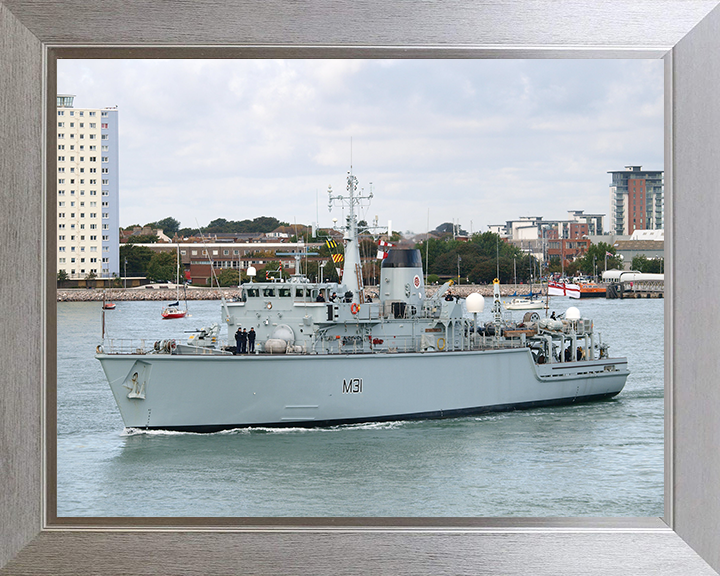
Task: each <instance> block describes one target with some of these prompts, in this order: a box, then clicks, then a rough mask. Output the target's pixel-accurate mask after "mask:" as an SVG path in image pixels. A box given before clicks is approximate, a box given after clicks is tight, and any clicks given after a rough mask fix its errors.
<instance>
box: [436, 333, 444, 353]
mask: <svg viewBox="0 0 720 576" xmlns="http://www.w3.org/2000/svg"><path fill="white" fill-rule="evenodd" d="M437 349H438V350H445V338H443V337H442V336H441V337H440V338H438V339H437Z"/></svg>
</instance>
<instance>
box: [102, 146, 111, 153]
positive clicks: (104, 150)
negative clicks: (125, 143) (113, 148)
mask: <svg viewBox="0 0 720 576" xmlns="http://www.w3.org/2000/svg"><path fill="white" fill-rule="evenodd" d="M109 148H110V147H109V146H108V145H105V146H103V147H102V151H103V152H107V151H108V149H109Z"/></svg>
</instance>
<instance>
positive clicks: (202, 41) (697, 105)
mask: <svg viewBox="0 0 720 576" xmlns="http://www.w3.org/2000/svg"><path fill="white" fill-rule="evenodd" d="M715 5H716V2H706V1H700V0H698V1H692V2H687V1H686V2H681V1H668V2H664V3H662V7H658V6H657V5H653V6H652V7H644V8H643V7H637V6H635V3H632V2H615V3H608V4H607V5H604V6H603V8H597V7H595V6H592V7H590V6H586V5H585V4H584V3H583V2H577V3H574V4H572V5H569V4H563V5H562V6H558V5H556V4H555V3H553V2H546V3H543V4H542V5H534V6H533V7H530V8H528V7H527V6H525V5H524V4H523V3H522V2H519V1H518V2H515V1H510V0H508V1H506V2H503V3H501V4H497V3H493V4H491V3H488V4H485V3H469V2H468V3H466V4H463V5H461V6H456V7H455V9H454V10H448V9H447V7H446V6H441V5H439V4H434V3H425V4H421V5H415V4H414V5H412V6H411V5H409V4H399V5H397V6H396V7H395V8H394V9H393V11H390V12H388V7H387V6H385V5H384V4H383V3H379V2H378V3H373V4H371V5H366V6H362V7H360V6H355V5H347V6H343V7H342V8H340V9H337V10H334V11H325V10H322V8H323V6H322V4H321V3H311V4H310V5H309V6H307V7H305V9H303V10H299V9H298V7H294V6H285V5H282V6H281V7H280V6H272V5H263V6H259V5H252V4H249V3H246V2H240V1H236V2H229V3H226V4H224V5H222V6H217V5H192V6H190V5H188V6H176V7H173V8H172V9H171V8H170V7H169V6H165V5H163V4H162V3H150V4H147V3H146V4H144V5H143V6H137V7H133V6H125V5H122V6H121V5H118V6H114V5H105V4H103V3H97V5H93V3H83V4H82V5H75V4H67V3H56V4H50V5H44V6H42V7H41V8H42V9H40V8H39V7H37V6H36V5H35V3H33V2H29V1H24V0H10V1H5V2H2V3H0V38H1V39H2V53H3V54H4V56H3V58H2V59H1V60H0V79H1V80H2V82H1V83H0V104H1V105H2V106H0V111H2V112H1V113H2V117H0V143H2V149H3V151H4V153H3V160H2V162H0V181H2V182H3V186H2V189H1V190H0V199H1V200H2V202H3V205H4V206H5V207H6V210H5V211H4V212H3V214H2V215H1V216H0V219H2V222H3V232H2V239H3V241H2V243H0V245H1V246H2V248H0V250H2V258H1V259H0V287H2V294H3V296H2V300H1V301H0V313H2V317H3V319H4V322H5V324H6V326H7V327H8V331H12V337H8V339H7V341H6V345H5V347H4V350H3V355H2V365H3V386H2V389H1V390H0V398H1V399H2V403H1V404H0V415H1V416H2V418H0V439H1V440H2V443H1V444H0V457H1V459H2V460H1V461H2V463H3V465H2V467H1V468H0V480H1V481H2V483H3V489H2V499H0V515H1V516H2V517H3V518H5V519H8V521H7V522H4V523H3V526H0V542H2V545H1V547H0V566H3V570H2V572H3V573H5V572H7V573H18V572H20V573H23V572H25V573H58V572H63V571H64V572H66V573H73V574H83V573H97V572H108V573H112V572H123V573H163V572H172V573H178V574H181V573H194V572H204V573H243V572H253V573H260V572H289V571H292V572H298V573H337V572H350V571H357V572H393V573H417V572H427V573H430V572H432V573H443V572H447V573H457V572H462V571H466V570H470V571H473V572H481V573H487V574H493V573H504V574H523V573H527V571H528V569H532V571H533V572H534V573H538V574H559V573H560V574H562V573H568V574H570V573H602V574H624V573H633V574H676V573H685V574H708V575H710V574H713V573H714V570H713V569H718V568H720V552H718V550H720V543H719V542H718V539H717V538H718V536H717V534H718V533H720V529H719V527H720V520H719V519H720V503H719V502H720V499H719V498H718V496H717V492H718V490H719V489H720V488H718V485H717V483H716V482H715V483H713V482H711V481H709V480H708V479H715V478H717V477H718V476H719V475H720V456H718V453H717V449H716V446H715V445H714V444H713V439H715V438H717V435H718V433H719V432H718V427H719V424H718V419H717V410H718V407H720V388H718V387H714V386H710V385H709V384H710V383H712V382H713V379H714V378H716V373H715V368H716V366H715V363H714V361H708V359H709V358H714V351H713V346H712V342H713V334H714V327H715V326H716V325H717V320H718V318H717V317H716V316H717V312H716V311H715V310H714V309H712V307H711V306H708V307H707V308H706V309H703V310H702V311H701V312H698V310H697V308H696V302H697V299H696V298H695V297H694V296H696V295H697V294H698V293H700V294H712V293H713V292H712V288H713V286H715V285H716V282H715V281H716V280H717V279H718V278H717V276H720V273H718V272H717V271H715V270H714V269H713V267H712V266H710V265H708V263H709V262H712V261H713V249H712V247H711V246H709V245H706V244H703V243H702V242H700V241H699V240H698V238H696V237H694V235H691V234H689V233H688V232H687V231H688V230H693V231H697V230H699V229H703V226H706V227H710V226H711V225H712V223H713V218H712V216H713V214H714V213H715V209H716V208H717V200H715V198H714V195H713V193H712V190H713V183H714V182H716V180H717V176H718V175H717V174H715V172H716V171H717V170H718V168H717V166H716V163H715V162H714V156H713V150H714V147H715V146H717V145H718V142H719V141H720V136H719V135H718V134H717V133H716V131H715V130H713V127H716V126H717V125H718V124H719V121H720V106H718V105H717V103H716V99H715V98H714V97H713V95H714V94H716V93H717V89H718V87H719V85H720V65H719V64H718V63H717V62H715V61H714V60H713V58H712V54H714V53H717V48H718V47H719V46H718V45H719V44H720V42H718V40H717V38H718V37H720V33H719V32H720V12H718V10H717V9H715ZM581 16H582V17H581ZM350 22H352V23H354V24H353V25H349V24H348V23H350ZM588 22H592V24H591V25H590V24H588ZM648 22H650V23H651V25H648ZM168 23H172V25H171V26H168ZM542 23H544V25H541V24H542ZM558 23H562V24H558ZM551 30H552V32H550V31H551ZM83 57H89V58H300V57H307V58H390V57H392V58H408V57H410V58H446V57H453V58H574V57H583V58H584V57H602V58H628V57H642V58H648V57H649V58H664V60H665V83H666V89H665V111H666V127H665V130H666V136H665V147H666V148H665V149H666V158H665V167H664V169H665V197H666V205H665V209H666V236H667V237H666V245H665V246H666V261H667V262H668V265H667V267H666V276H667V277H668V282H667V283H666V284H667V286H666V307H665V347H666V348H665V350H666V354H665V386H666V394H665V403H666V429H665V461H666V471H665V491H666V496H665V514H664V517H663V518H662V519H660V518H624V519H623V518H596V519H587V518H575V519H552V518H537V519H502V518H497V519H493V518H487V519H481V518H462V519H459V518H447V519H445V518H424V519H409V518H403V517H400V518H382V519H379V518H337V519H336V518H331V519H328V518H307V519H305V518H303V519H287V518H277V519H263V521H260V520H257V521H253V520H249V519H244V520H243V521H237V520H234V519H207V518H205V519H203V518H174V519H168V518H163V517H153V518H147V519H138V518H124V519H118V518H112V519H87V520H86V519H82V520H77V519H76V520H74V521H72V522H68V521H63V519H62V518H58V516H57V514H56V511H57V507H56V506H57V502H56V497H57V494H56V491H55V484H54V478H55V474H56V468H55V464H56V461H55V453H54V451H55V449H56V438H55V436H54V432H55V429H56V422H55V418H56V414H57V412H56V408H57V406H56V396H55V394H56V388H55V386H56V376H57V374H56V369H57V366H56V362H55V354H56V345H57V343H56V335H57V325H56V305H55V294H54V292H55V285H56V276H55V265H54V254H55V248H56V246H55V237H56V233H55V228H54V224H55V222H54V218H52V217H50V216H49V215H48V214H49V210H50V209H52V207H54V205H55V197H54V196H53V194H52V193H51V192H50V191H51V190H52V186H49V185H48V182H47V179H48V176H47V175H48V174H54V170H55V168H56V166H55V160H54V158H55V155H56V150H55V148H54V138H55V136H54V134H55V124H54V118H55V111H56V109H55V105H56V93H57V90H56V81H55V74H56V65H57V59H58V58H83ZM18 261H19V262H20V263H19V264H18ZM680 279H683V281H682V282H681V281H680ZM685 279H692V286H693V289H692V290H693V293H692V294H691V293H689V292H688V290H687V285H688V282H685V281H684V280H685ZM18 327H22V328H24V329H20V330H18V329H17V328H18ZM638 337H639V338H641V335H639V336H638ZM127 550H132V551H133V552H132V554H128V553H126V551H127Z"/></svg>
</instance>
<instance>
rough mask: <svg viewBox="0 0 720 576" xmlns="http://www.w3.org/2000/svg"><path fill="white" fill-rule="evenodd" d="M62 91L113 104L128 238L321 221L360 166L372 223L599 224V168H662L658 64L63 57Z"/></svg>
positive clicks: (80, 103)
mask: <svg viewBox="0 0 720 576" xmlns="http://www.w3.org/2000/svg"><path fill="white" fill-rule="evenodd" d="M58 91H59V92H61V93H71V94H75V95H76V99H75V103H76V106H77V107H98V108H100V107H105V106H115V105H117V106H118V109H119V120H120V190H121V200H120V201H121V209H120V210H121V211H120V222H121V225H127V224H132V223H145V222H149V221H153V220H157V219H160V218H164V217H167V216H173V217H175V218H177V219H178V220H180V221H181V222H182V224H183V225H184V226H195V222H196V221H198V222H199V223H200V224H201V225H204V224H207V223H208V222H209V221H210V220H213V219H215V218H218V217H222V218H227V219H231V220H239V219H244V218H254V217H257V216H263V215H265V216H276V217H277V218H279V219H281V220H285V221H290V222H292V221H293V220H297V222H299V223H309V222H311V221H313V220H315V219H316V217H317V216H316V214H317V213H318V212H319V216H320V219H321V224H325V225H327V224H329V222H330V218H332V216H333V215H332V214H328V212H327V208H326V206H327V200H326V190H327V186H328V185H329V184H332V186H333V188H334V189H335V190H341V189H344V187H345V182H344V178H345V174H346V173H347V171H348V169H349V168H350V162H351V157H352V164H353V170H354V171H355V172H356V174H357V176H358V178H359V179H360V182H361V185H363V186H365V187H366V188H368V187H369V183H370V182H372V183H373V189H374V191H375V199H374V202H373V206H372V207H371V208H370V213H371V214H372V216H371V217H374V215H375V214H378V216H379V217H380V221H386V220H388V219H392V220H393V223H394V225H395V226H396V227H398V228H400V229H402V230H407V229H411V230H415V231H423V230H424V229H425V228H426V227H427V212H428V209H429V210H430V212H431V222H430V226H431V227H432V228H434V227H435V226H437V225H438V224H440V223H441V222H445V221H451V220H453V219H454V220H456V221H457V220H460V222H461V223H462V224H463V226H464V227H465V228H469V227H470V221H471V220H472V222H473V229H474V230H483V229H486V227H487V225H488V224H496V223H500V222H504V221H506V220H510V219H516V218H518V217H520V216H524V215H542V216H544V217H545V218H549V219H555V218H564V217H565V216H566V214H567V210H571V209H584V210H586V211H587V212H599V213H606V214H607V213H608V212H609V209H610V207H609V192H608V185H609V181H610V180H609V175H608V174H607V172H608V171H609V170H618V169H622V168H623V167H624V166H625V165H628V164H641V165H643V166H645V167H646V168H648V169H662V162H663V64H662V61H660V60H654V61H644V60H375V61H374V60H286V61H282V60H193V61H183V60H135V61H128V60H85V61H83V60H75V61H73V60H61V61H59V62H58ZM351 139H352V147H351ZM351 154H352V156H351ZM318 194H319V195H320V201H319V206H320V209H319V210H318V209H317V208H316V201H315V198H316V196H317V195H318Z"/></svg>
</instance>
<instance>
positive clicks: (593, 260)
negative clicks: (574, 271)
mask: <svg viewBox="0 0 720 576" xmlns="http://www.w3.org/2000/svg"><path fill="white" fill-rule="evenodd" d="M615 252H616V251H615V247H614V246H612V245H610V244H607V243H606V242H598V243H597V244H591V245H590V247H589V248H588V251H587V252H586V253H585V255H584V256H583V257H582V258H579V259H578V260H577V263H578V268H579V270H581V271H582V272H584V273H585V274H595V272H596V271H597V274H598V275H600V274H601V273H602V272H603V270H605V255H606V254H608V253H610V254H612V256H608V257H607V269H608V270H612V269H621V268H622V267H623V264H622V260H621V259H620V257H619V256H617V255H616V254H615Z"/></svg>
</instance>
